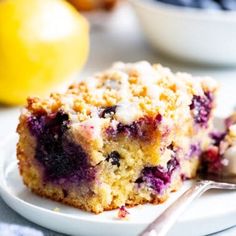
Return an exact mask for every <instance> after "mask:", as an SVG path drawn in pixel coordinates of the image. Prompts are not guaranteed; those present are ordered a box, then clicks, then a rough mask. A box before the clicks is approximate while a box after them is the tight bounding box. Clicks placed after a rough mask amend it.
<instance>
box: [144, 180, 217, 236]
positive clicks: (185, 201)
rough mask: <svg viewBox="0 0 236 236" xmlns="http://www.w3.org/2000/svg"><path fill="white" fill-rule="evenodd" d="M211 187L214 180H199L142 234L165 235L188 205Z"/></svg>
mask: <svg viewBox="0 0 236 236" xmlns="http://www.w3.org/2000/svg"><path fill="white" fill-rule="evenodd" d="M211 187H213V185H212V181H208V180H202V181H199V182H197V183H196V184H195V185H193V186H192V187H191V188H189V189H188V190H187V191H186V192H184V193H183V194H182V195H181V196H180V197H179V198H178V199H177V200H176V201H175V202H174V203H173V204H172V205H170V206H169V207H168V208H167V209H166V210H165V211H164V212H163V213H162V214H161V215H160V216H158V217H157V218H156V219H155V220H154V221H153V222H152V223H151V224H150V225H149V226H148V227H147V228H146V229H145V230H144V231H143V232H142V233H141V234H140V236H165V235H166V234H167V232H168V231H169V230H170V228H171V227H172V226H173V224H174V223H175V222H176V221H177V219H178V218H179V216H180V215H181V214H182V213H183V211H184V210H185V209H186V208H187V206H188V205H189V204H190V203H191V202H192V201H193V200H194V199H196V198H198V197H199V196H201V195H202V194H203V193H204V192H205V191H207V190H208V189H210V188H211Z"/></svg>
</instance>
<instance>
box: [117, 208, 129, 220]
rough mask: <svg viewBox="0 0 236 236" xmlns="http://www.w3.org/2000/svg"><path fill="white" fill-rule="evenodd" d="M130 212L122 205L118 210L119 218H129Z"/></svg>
mask: <svg viewBox="0 0 236 236" xmlns="http://www.w3.org/2000/svg"><path fill="white" fill-rule="evenodd" d="M129 214H130V213H129V212H128V211H127V209H126V208H125V206H124V205H123V206H121V207H120V208H119V210H118V218H119V219H121V220H128V215H129Z"/></svg>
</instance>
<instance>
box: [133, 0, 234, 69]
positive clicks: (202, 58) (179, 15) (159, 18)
mask: <svg viewBox="0 0 236 236" xmlns="http://www.w3.org/2000/svg"><path fill="white" fill-rule="evenodd" d="M130 3H131V5H132V6H133V8H134V10H135V12H136V15H137V18H138V20H139V22H140V26H141V28H142V29H143V32H144V34H145V35H146V38H147V40H148V41H149V43H150V45H151V46H152V47H153V48H154V49H155V50H156V51H157V52H158V53H163V54H167V55H169V56H171V57H173V58H176V59H179V60H183V61H185V62H186V61H187V62H194V63H197V64H203V65H205V64H207V65H216V66H219V65H220V66H233V65H236V41H235V40H234V39H235V38H236V11H234V10H236V1H234V0H130Z"/></svg>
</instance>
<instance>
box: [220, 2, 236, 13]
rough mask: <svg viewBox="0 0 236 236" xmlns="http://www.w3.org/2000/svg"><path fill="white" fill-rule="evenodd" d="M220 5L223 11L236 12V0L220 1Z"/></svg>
mask: <svg viewBox="0 0 236 236" xmlns="http://www.w3.org/2000/svg"><path fill="white" fill-rule="evenodd" d="M220 4H221V6H222V8H223V10H231V11H235V10H236V0H221V1H220Z"/></svg>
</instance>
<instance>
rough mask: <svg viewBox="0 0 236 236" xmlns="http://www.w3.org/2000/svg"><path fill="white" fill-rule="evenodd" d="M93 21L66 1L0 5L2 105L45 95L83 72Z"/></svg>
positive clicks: (5, 0)
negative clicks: (89, 28) (89, 25)
mask: <svg viewBox="0 0 236 236" xmlns="http://www.w3.org/2000/svg"><path fill="white" fill-rule="evenodd" d="M88 31H89V30H88V24H87V21H86V20H85V19H84V18H83V16H81V15H80V14H79V13H78V12H77V11H76V10H75V9H74V8H73V7H72V6H71V5H70V4H69V3H67V2H66V1H63V0H2V1H0V102H1V103H6V104H23V103H24V102H25V98H26V97H27V96H31V95H33V96H44V95H45V94H47V93H49V92H50V91H51V90H52V89H55V88H56V87H59V86H61V85H62V84H63V83H65V82H66V81H68V80H70V79H71V78H73V77H74V76H75V75H76V74H78V72H79V71H80V69H81V67H82V66H83V64H84V63H85V61H86V58H87V55H88V50H89V32H88Z"/></svg>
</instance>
